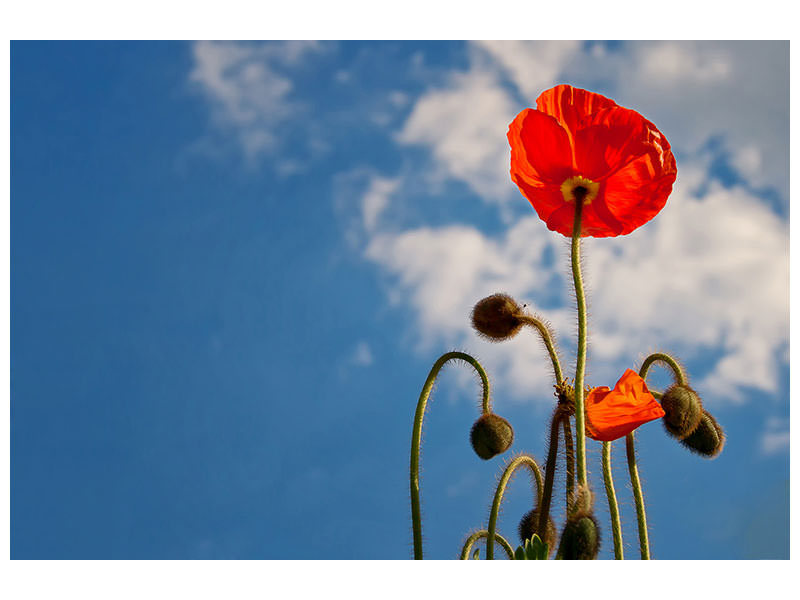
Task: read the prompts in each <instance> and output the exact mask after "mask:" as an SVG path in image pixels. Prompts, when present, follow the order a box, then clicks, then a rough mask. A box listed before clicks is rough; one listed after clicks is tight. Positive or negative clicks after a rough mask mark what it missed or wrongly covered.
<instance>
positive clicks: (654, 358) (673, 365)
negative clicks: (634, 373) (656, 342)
mask: <svg viewBox="0 0 800 600" xmlns="http://www.w3.org/2000/svg"><path fill="white" fill-rule="evenodd" d="M656 362H660V363H663V364H664V365H666V366H667V367H669V368H670V369H671V370H672V375H673V377H674V378H675V383H677V384H679V385H686V374H685V373H684V372H683V368H682V367H681V365H680V364H679V363H678V361H677V360H675V359H674V358H673V357H671V356H670V355H669V354H666V353H665V352H655V353H653V354H651V355H650V356H648V357H647V358H645V359H644V362H643V363H642V366H641V367H640V368H639V377H641V378H642V379H647V371H649V370H650V366H651V365H652V364H653V363H656Z"/></svg>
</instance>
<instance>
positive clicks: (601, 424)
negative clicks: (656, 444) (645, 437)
mask: <svg viewBox="0 0 800 600" xmlns="http://www.w3.org/2000/svg"><path fill="white" fill-rule="evenodd" d="M663 416H664V409H662V408H661V405H660V404H659V403H658V402H656V399H655V398H653V394H651V393H650V390H648V389H647V384H646V383H645V382H644V379H642V378H641V377H639V376H638V375H637V374H636V372H635V371H632V370H631V369H628V370H627V371H625V373H624V374H623V375H622V377H620V378H619V381H618V382H617V385H615V386H614V389H613V390H609V389H608V388H607V387H605V386H602V387H596V388H594V389H593V390H592V391H591V392H589V395H588V396H587V397H586V435H588V436H589V437H590V438H592V439H593V440H599V441H601V442H610V441H612V440H616V439H619V438H621V437H624V436H626V435H628V434H629V433H630V432H631V431H633V430H634V429H636V428H637V427H639V425H643V424H644V423H647V422H648V421H654V420H655V419H660V418H661V417H663Z"/></svg>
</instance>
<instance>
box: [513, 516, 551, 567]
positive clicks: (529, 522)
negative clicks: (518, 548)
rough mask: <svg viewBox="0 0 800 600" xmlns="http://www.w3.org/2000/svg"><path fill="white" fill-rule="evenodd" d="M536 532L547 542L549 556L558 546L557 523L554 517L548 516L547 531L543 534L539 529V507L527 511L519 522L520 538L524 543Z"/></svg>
mask: <svg viewBox="0 0 800 600" xmlns="http://www.w3.org/2000/svg"><path fill="white" fill-rule="evenodd" d="M534 534H538V535H539V537H540V538H541V539H542V541H543V542H544V543H545V544H547V547H548V556H549V555H550V554H551V553H552V552H553V550H554V549H555V547H556V525H555V523H553V519H551V518H550V517H548V518H547V532H546V533H545V534H544V535H542V533H541V532H540V531H539V509H538V508H534V509H533V510H530V511H528V512H526V513H525V515H524V516H523V517H522V519H521V520H520V522H519V539H520V541H521V542H522V544H523V545H524V544H525V542H526V541H528V540H530V539H531V538H532V537H533V536H534Z"/></svg>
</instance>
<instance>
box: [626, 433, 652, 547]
mask: <svg viewBox="0 0 800 600" xmlns="http://www.w3.org/2000/svg"><path fill="white" fill-rule="evenodd" d="M625 451H626V453H627V455H628V472H629V473H630V476H631V487H632V488H633V498H634V500H635V501H636V522H637V524H638V526H639V550H640V552H641V555H642V560H650V542H649V541H648V540H647V515H646V514H645V511H644V496H643V495H642V484H641V482H640V481H639V471H638V469H637V468H636V448H635V446H634V442H633V432H631V433H629V434H628V436H627V437H626V438H625Z"/></svg>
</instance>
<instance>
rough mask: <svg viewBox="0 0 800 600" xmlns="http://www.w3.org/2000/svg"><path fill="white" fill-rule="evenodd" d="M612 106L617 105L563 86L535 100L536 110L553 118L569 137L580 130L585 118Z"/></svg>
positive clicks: (547, 91) (588, 92)
mask: <svg viewBox="0 0 800 600" xmlns="http://www.w3.org/2000/svg"><path fill="white" fill-rule="evenodd" d="M612 106H617V103H616V102H614V101H613V100H611V99H610V98H606V97H605V96H602V95H600V94H595V93H594V92H590V91H588V90H582V89H580V88H574V87H572V86H571V85H564V84H561V85H557V86H555V87H554V88H551V89H549V90H546V91H544V92H542V93H541V94H540V95H539V97H538V98H537V99H536V108H537V109H538V110H540V111H541V112H543V113H545V114H548V115H552V116H553V117H555V119H556V120H557V121H558V122H559V123H561V124H562V125H563V126H564V128H565V129H566V130H567V131H568V132H569V133H570V135H574V134H575V133H576V132H577V131H578V129H580V127H581V126H582V124H583V121H584V120H585V119H586V118H587V117H589V116H591V115H593V114H594V113H596V112H598V111H600V110H602V109H604V108H610V107H612Z"/></svg>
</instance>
